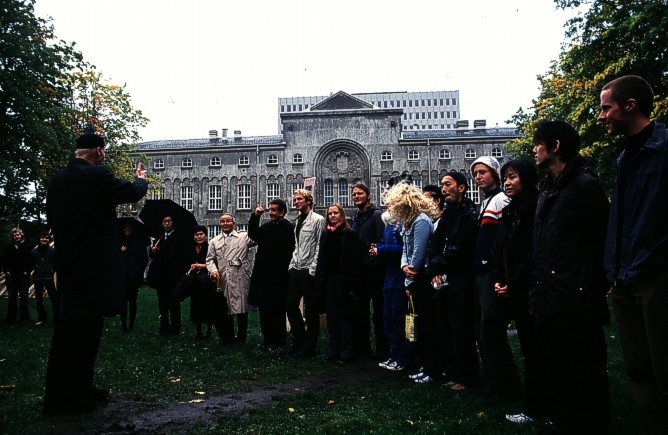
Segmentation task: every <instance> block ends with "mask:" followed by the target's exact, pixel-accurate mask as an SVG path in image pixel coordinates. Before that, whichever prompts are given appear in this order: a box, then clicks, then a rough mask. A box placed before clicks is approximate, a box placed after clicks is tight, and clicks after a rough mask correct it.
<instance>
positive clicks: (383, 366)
mask: <svg viewBox="0 0 668 435" xmlns="http://www.w3.org/2000/svg"><path fill="white" fill-rule="evenodd" d="M391 362H392V360H391V359H388V360H387V361H383V362H379V363H378V367H380V368H383V369H386V368H387V365H388V364H389V363H391Z"/></svg>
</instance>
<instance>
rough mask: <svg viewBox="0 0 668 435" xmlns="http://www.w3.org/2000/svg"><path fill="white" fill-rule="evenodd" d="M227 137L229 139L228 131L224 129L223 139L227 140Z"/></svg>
mask: <svg viewBox="0 0 668 435" xmlns="http://www.w3.org/2000/svg"><path fill="white" fill-rule="evenodd" d="M226 137H227V129H226V128H224V129H223V139H225V138H226Z"/></svg>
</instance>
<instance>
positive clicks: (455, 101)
mask: <svg viewBox="0 0 668 435" xmlns="http://www.w3.org/2000/svg"><path fill="white" fill-rule="evenodd" d="M452 105H453V106H456V105H457V99H456V98H453V99H452Z"/></svg>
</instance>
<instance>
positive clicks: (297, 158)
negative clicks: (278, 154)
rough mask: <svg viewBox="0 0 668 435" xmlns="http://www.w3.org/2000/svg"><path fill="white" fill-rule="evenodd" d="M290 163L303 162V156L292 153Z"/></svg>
mask: <svg viewBox="0 0 668 435" xmlns="http://www.w3.org/2000/svg"><path fill="white" fill-rule="evenodd" d="M292 163H304V156H302V155H301V154H299V153H298V154H294V155H293V156H292Z"/></svg>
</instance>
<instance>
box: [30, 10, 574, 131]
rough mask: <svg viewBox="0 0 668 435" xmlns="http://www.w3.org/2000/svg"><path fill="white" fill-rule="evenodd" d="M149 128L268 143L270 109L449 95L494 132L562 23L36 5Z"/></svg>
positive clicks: (521, 16)
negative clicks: (360, 95)
mask: <svg viewBox="0 0 668 435" xmlns="http://www.w3.org/2000/svg"><path fill="white" fill-rule="evenodd" d="M35 12H36V14H37V15H38V16H42V17H48V16H51V17H52V18H53V24H54V26H55V30H56V36H57V37H58V38H60V39H64V40H66V41H69V42H76V48H77V49H78V50H79V51H81V52H82V53H83V55H84V58H85V59H86V60H87V61H89V62H91V63H93V64H94V65H96V66H97V68H98V70H99V71H101V72H102V73H103V74H104V76H105V77H107V78H108V79H110V81H111V82H112V83H115V84H121V85H122V84H124V83H125V84H126V85H127V91H128V92H129V94H130V95H131V96H132V103H133V105H134V106H135V107H136V108H138V109H140V110H142V111H143V113H144V115H145V116H146V117H147V118H149V119H150V123H149V124H148V126H147V127H146V128H144V129H142V130H141V131H140V134H141V136H142V138H143V140H144V141H150V140H160V139H191V138H204V137H208V131H209V130H210V129H217V130H218V131H219V134H220V130H221V129H222V128H229V129H230V131H232V130H242V134H243V135H244V136H250V135H269V134H277V133H278V132H277V125H278V115H277V99H278V98H279V97H296V96H309V95H329V94H330V93H333V92H337V91H339V90H343V91H345V92H349V93H355V92H393V91H410V92H420V91H448V90H459V91H460V109H461V118H462V119H469V120H473V119H487V125H488V126H490V125H495V124H496V123H498V124H499V125H504V124H505V121H506V120H508V119H509V118H510V117H511V116H512V115H513V114H514V113H515V112H516V111H517V109H518V108H519V107H525V108H526V107H528V106H530V105H531V99H532V98H535V97H536V96H537V94H538V81H537V80H536V76H537V75H538V74H542V73H544V72H545V71H547V69H548V68H549V65H550V62H551V61H552V60H555V59H556V58H557V57H558V55H559V51H560V48H561V43H562V42H563V40H564V27H563V26H564V23H565V22H566V20H567V19H568V18H570V17H571V16H573V15H574V14H575V12H574V11H572V10H567V11H561V10H558V9H556V8H555V4H554V2H553V1H552V0H504V1H499V0H459V1H452V0H433V1H431V0H429V1H419V0H413V1H410V2H409V1H401V2H399V1H395V0H337V1H329V2H324V1H319V0H281V1H279V0H256V1H243V0H238V1H223V0H189V1H184V0H180V1H175V0H92V1H91V0H36V5H35Z"/></svg>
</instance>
